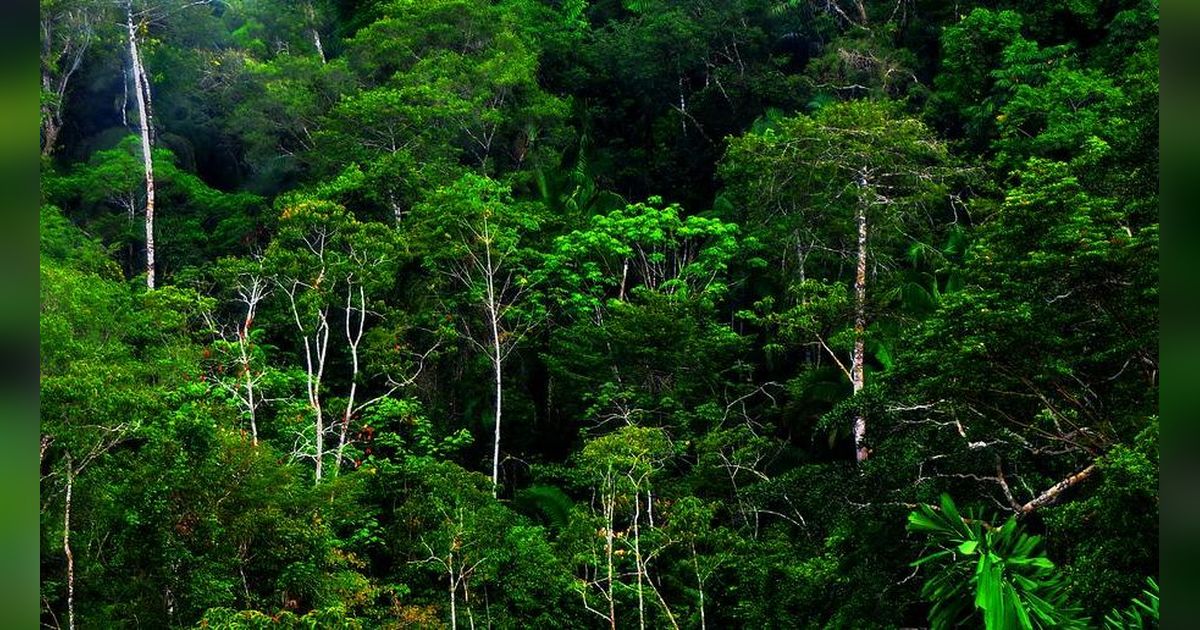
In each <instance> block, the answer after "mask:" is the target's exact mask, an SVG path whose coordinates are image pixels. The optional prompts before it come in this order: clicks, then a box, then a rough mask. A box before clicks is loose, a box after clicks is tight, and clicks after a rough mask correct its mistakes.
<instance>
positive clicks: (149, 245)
mask: <svg viewBox="0 0 1200 630" xmlns="http://www.w3.org/2000/svg"><path fill="white" fill-rule="evenodd" d="M125 26H126V27H127V28H128V30H129V63H130V66H131V67H132V70H133V82H134V90H133V91H134V94H135V96H136V98H135V101H136V103H137V109H138V129H139V131H140V132H141V139H142V166H143V170H144V172H145V175H146V287H147V288H149V289H153V288H154V160H153V154H152V153H151V149H150V125H151V121H150V83H149V81H148V80H147V78H146V69H145V67H144V66H143V65H142V58H141V55H140V54H139V52H138V45H137V29H136V28H135V27H134V24H133V4H132V3H129V4H127V5H126V13H125Z"/></svg>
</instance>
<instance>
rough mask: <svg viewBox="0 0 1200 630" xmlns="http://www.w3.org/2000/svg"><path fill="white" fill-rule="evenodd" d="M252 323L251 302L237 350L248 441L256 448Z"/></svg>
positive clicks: (240, 332) (252, 304) (256, 430)
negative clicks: (248, 418)
mask: <svg viewBox="0 0 1200 630" xmlns="http://www.w3.org/2000/svg"><path fill="white" fill-rule="evenodd" d="M253 321H254V303H253V302H251V303H250V304H249V305H248V306H247V308H246V319H245V321H244V322H243V323H242V329H241V331H239V334H238V336H239V337H240V339H238V346H239V347H238V350H239V352H240V353H241V359H242V372H244V373H245V375H246V411H247V412H248V413H249V416H250V440H251V442H253V444H254V445H255V446H258V423H257V421H256V420H255V407H256V404H255V402H254V372H253V370H252V369H251V365H250V324H251V323H253Z"/></svg>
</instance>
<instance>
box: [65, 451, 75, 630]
mask: <svg viewBox="0 0 1200 630" xmlns="http://www.w3.org/2000/svg"><path fill="white" fill-rule="evenodd" d="M74 487H75V471H74V470H73V469H72V464H71V458H70V457H68V458H67V496H66V508H65V509H64V511H63V554H64V555H65V556H66V557H67V628H68V630H75V554H74V553H72V552H71V493H72V490H73V489H74Z"/></svg>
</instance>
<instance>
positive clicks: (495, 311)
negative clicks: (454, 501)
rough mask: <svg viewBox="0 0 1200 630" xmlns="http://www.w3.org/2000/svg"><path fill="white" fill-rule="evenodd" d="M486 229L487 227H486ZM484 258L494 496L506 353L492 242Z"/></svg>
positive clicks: (498, 475) (498, 466)
mask: <svg viewBox="0 0 1200 630" xmlns="http://www.w3.org/2000/svg"><path fill="white" fill-rule="evenodd" d="M485 230H486V227H485ZM484 260H485V264H486V268H485V270H484V274H485V281H486V283H487V304H486V305H485V307H486V309H487V315H488V323H489V325H490V326H491V333H492V348H491V350H492V357H491V358H492V379H493V385H494V386H495V392H496V395H495V415H496V423H495V435H494V439H493V441H492V496H495V495H496V494H497V491H498V489H499V487H500V418H501V414H502V410H503V402H504V391H503V384H502V379H501V376H502V373H503V367H504V354H503V351H502V349H501V347H500V305H499V304H497V299H498V297H497V295H496V273H497V270H496V267H495V265H493V264H492V246H491V243H490V242H489V243H487V244H486V249H485V250H484Z"/></svg>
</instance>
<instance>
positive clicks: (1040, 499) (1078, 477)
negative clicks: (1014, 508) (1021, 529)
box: [1020, 464, 1096, 514]
mask: <svg viewBox="0 0 1200 630" xmlns="http://www.w3.org/2000/svg"><path fill="white" fill-rule="evenodd" d="M1094 472H1096V465H1095V464H1091V465H1089V466H1088V467H1087V468H1084V469H1083V470H1081V471H1079V472H1077V473H1075V474H1073V475H1071V476H1070V477H1067V478H1066V479H1063V480H1062V481H1060V482H1058V483H1056V484H1054V485H1053V486H1050V487H1049V488H1048V489H1047V490H1046V491H1045V492H1043V493H1041V494H1039V495H1038V496H1036V497H1034V498H1033V499H1031V500H1030V501H1029V502H1028V503H1026V504H1025V505H1022V506H1021V509H1020V512H1021V514H1028V513H1030V512H1032V511H1034V510H1036V509H1038V508H1040V507H1042V506H1044V505H1047V504H1050V503H1053V502H1054V501H1056V500H1058V495H1060V494H1062V493H1063V492H1064V491H1065V490H1067V489H1068V488H1072V487H1074V486H1076V485H1078V484H1079V483H1080V482H1082V481H1084V480H1085V479H1087V478H1088V477H1091V476H1092V473H1094Z"/></svg>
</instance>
